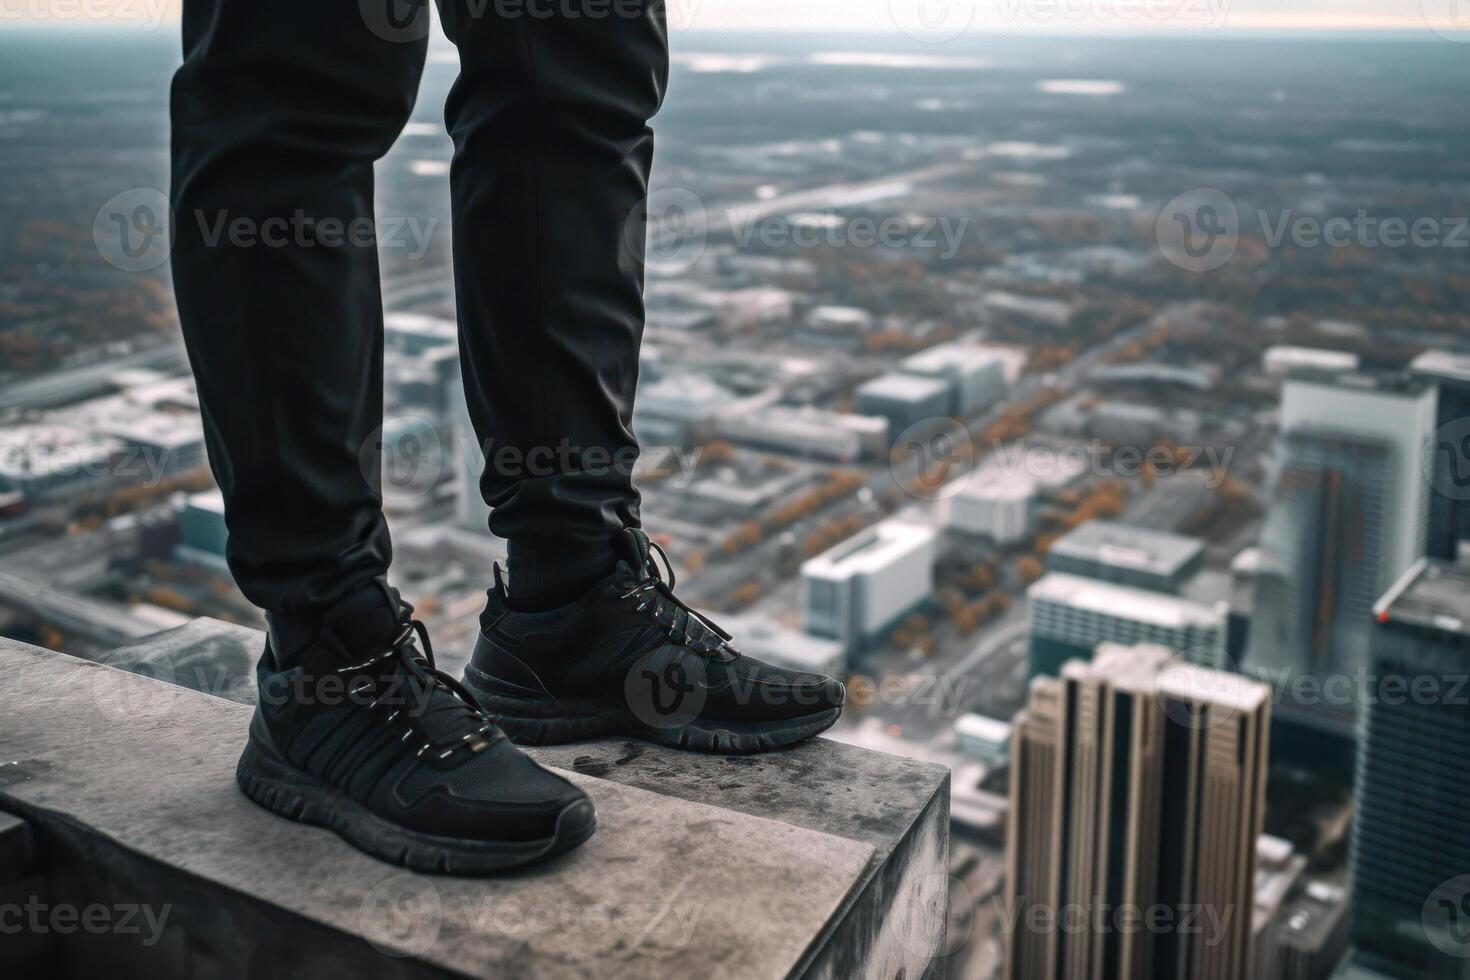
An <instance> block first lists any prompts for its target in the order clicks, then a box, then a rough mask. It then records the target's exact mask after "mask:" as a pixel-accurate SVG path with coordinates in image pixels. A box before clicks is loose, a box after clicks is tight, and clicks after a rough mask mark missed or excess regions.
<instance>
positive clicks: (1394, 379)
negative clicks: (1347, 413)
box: [1286, 367, 1431, 398]
mask: <svg viewBox="0 0 1470 980" xmlns="http://www.w3.org/2000/svg"><path fill="white" fill-rule="evenodd" d="M1286 384H1287V390H1288V392H1290V391H1291V389H1293V388H1299V387H1304V386H1309V387H1317V388H1332V389H1337V390H1341V391H1345V392H1364V393H1367V394H1378V395H1385V396H1394V397H1400V398H1403V397H1408V398H1417V397H1419V396H1421V395H1423V394H1424V393H1425V392H1426V391H1427V390H1429V388H1430V387H1431V386H1430V384H1429V383H1428V382H1427V381H1426V380H1425V379H1423V378H1420V377H1415V376H1413V375H1411V374H1409V373H1408V372H1404V371H1368V370H1334V369H1322V368H1310V367H1304V368H1300V369H1298V370H1295V371H1293V372H1292V373H1291V376H1290V377H1289V378H1287V382H1286Z"/></svg>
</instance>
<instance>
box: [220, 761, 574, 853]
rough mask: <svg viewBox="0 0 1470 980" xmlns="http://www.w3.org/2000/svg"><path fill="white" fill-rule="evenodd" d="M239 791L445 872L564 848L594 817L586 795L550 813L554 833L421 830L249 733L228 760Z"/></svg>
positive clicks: (361, 843) (365, 845)
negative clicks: (475, 834)
mask: <svg viewBox="0 0 1470 980" xmlns="http://www.w3.org/2000/svg"><path fill="white" fill-rule="evenodd" d="M235 781H236V782H237V783H238V784H239V786H240V790H241V791H242V792H243V793H244V794H245V795H246V796H247V797H249V798H250V799H251V800H252V801H254V802H255V803H258V804H259V805H261V806H263V807H265V808H266V809H267V810H270V811H271V812H273V813H277V814H280V815H281V816H283V817H286V818H288V819H290V820H296V821H299V822H301V823H305V824H311V825H313V826H317V827H325V828H326V829H328V830H330V831H332V832H333V833H335V834H337V836H339V837H341V838H342V839H343V840H345V841H346V842H347V843H349V844H351V845H352V846H353V847H356V848H357V849H358V850H360V851H364V852H365V853H367V854H370V855H372V856H373V857H375V858H378V859H379V860H382V861H387V862H389V863H390V864H396V865H399V866H401V867H405V868H410V869H412V870H414V871H423V872H427V873H431V874H447V875H465V876H476V875H489V874H495V873H497V872H502V871H510V870H513V869H517V868H524V867H526V866H527V865H531V864H536V863H539V862H541V861H547V860H550V859H551V858H554V857H556V856H558V855H560V854H565V853H566V852H567V851H570V850H572V849H573V848H575V847H577V846H578V845H579V844H581V843H583V842H584V841H586V840H587V839H588V838H589V837H591V836H592V832H593V831H594V830H595V829H596V828H597V818H596V815H595V813H594V812H593V808H592V803H591V801H589V800H581V801H579V802H577V803H574V804H572V805H570V806H568V807H567V808H566V809H565V810H563V811H562V812H561V814H560V815H559V816H558V817H557V823H556V833H555V834H554V835H553V836H551V837H548V838H544V839H541V840H534V841H480V840H465V839H462V838H457V837H442V836H437V835H434V834H425V833H421V832H419V831H415V830H410V829H408V828H406V827H401V826H399V825H397V824H395V823H392V822H391V821H388V820H385V819H384V818H382V817H380V816H378V815H377V814H375V813H373V812H372V811H370V810H368V809H367V808H366V807H364V806H363V805H362V804H360V803H358V802H357V801H356V800H353V799H352V798H351V797H349V796H347V795H346V794H344V793H342V792H341V791H339V790H336V789H333V788H332V787H331V786H328V785H327V784H325V783H323V782H321V781H320V780H318V779H316V778H315V777H314V776H312V775H310V774H309V773H306V772H303V771H302V770H300V769H297V768H296V767H295V766H292V765H290V764H289V763H287V762H286V761H284V760H283V759H281V758H280V757H279V756H278V755H276V753H275V752H273V751H272V750H271V749H270V748H269V747H267V746H264V745H261V744H259V743H258V742H256V741H255V740H254V739H253V738H252V739H251V740H250V741H248V742H247V743H246V744H245V751H244V752H243V753H242V754H241V756H240V762H239V764H238V765H237V766H236V767H235Z"/></svg>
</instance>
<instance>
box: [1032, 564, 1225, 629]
mask: <svg viewBox="0 0 1470 980" xmlns="http://www.w3.org/2000/svg"><path fill="white" fill-rule="evenodd" d="M1026 595H1027V597H1028V598H1029V599H1030V600H1031V601H1032V602H1036V601H1044V602H1053V603H1057V604H1059V605H1066V606H1071V607H1073V608H1075V609H1082V610H1085V611H1087V612H1091V613H1095V614H1097V615H1099V616H1109V617H1112V618H1115V619H1128V620H1134V621H1136V622H1140V623H1148V624H1150V625H1153V626H1160V627H1163V628H1166V629H1187V628H1189V627H1195V626H1221V625H1223V623H1224V621H1225V610H1224V609H1223V608H1221V607H1218V606H1216V607H1211V606H1206V605H1201V604H1200V603H1197V602H1191V601H1189V600H1187V599H1181V598H1179V597H1177V596H1172V595H1166V594H1164V593H1161V592H1149V591H1148V590H1146V589H1135V588H1132V587H1130V586H1126V585H1116V584H1114V583H1112V582H1102V581H1099V580H1097V579H1092V578H1084V577H1082V576H1080V575H1071V574H1068V573H1066V572H1048V573H1047V574H1045V575H1043V576H1042V577H1041V578H1039V579H1037V580H1036V582H1034V583H1033V584H1032V585H1031V587H1030V588H1029V589H1027V590H1026Z"/></svg>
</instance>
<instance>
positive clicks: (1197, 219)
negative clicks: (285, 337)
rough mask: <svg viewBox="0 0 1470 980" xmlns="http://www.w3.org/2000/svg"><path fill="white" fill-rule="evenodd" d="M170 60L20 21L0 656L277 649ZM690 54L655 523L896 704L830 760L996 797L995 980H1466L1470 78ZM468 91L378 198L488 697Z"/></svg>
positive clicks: (851, 733)
mask: <svg viewBox="0 0 1470 980" xmlns="http://www.w3.org/2000/svg"><path fill="white" fill-rule="evenodd" d="M166 35H167V32H163V34H162V35H158V36H153V35H149V36H142V35H132V34H122V33H119V34H117V35H112V34H107V33H105V32H102V33H97V34H95V35H93V34H86V35H81V36H68V37H66V38H65V39H64V40H62V39H60V38H57V37H52V36H50V35H46V34H41V33H36V34H27V35H25V36H23V37H13V36H0V47H3V49H4V52H5V53H4V56H3V57H0V145H3V147H4V152H3V153H0V175H3V180H0V213H3V214H4V215H5V217H6V219H7V220H6V222H5V233H4V234H0V633H3V634H4V635H8V636H13V637H18V638H21V639H24V640H27V641H30V642H33V643H36V644H39V645H41V646H46V647H51V648H54V649H59V650H62V651H65V652H67V653H71V654H74V655H76V656H80V657H98V656H100V655H101V654H103V653H104V652H106V651H108V650H112V649H115V648H117V647H118V646H120V645H122V644H125V643H129V642H131V641H134V640H137V639H139V638H141V637H144V636H148V635H150V634H153V633H156V632H158V631H160V630H164V629H168V628H170V627H172V626H176V625H180V624H182V623H185V622H187V621H188V620H190V619H192V618H193V617H197V616H211V617H215V618H219V619H223V620H227V621H231V622H237V623H242V624H246V625H252V626H262V625H263V622H262V620H261V618H260V616H259V614H258V613H257V612H256V611H255V610H254V609H252V608H251V607H250V606H249V605H248V604H247V603H246V602H245V601H244V599H243V598H242V597H241V596H240V595H239V593H238V592H237V591H236V589H235V587H234V585H233V583H232V581H231V579H230V576H229V573H228V570H227V568H226V565H225V560H224V555H225V543H226V532H225V527H224V522H223V515H222V512H221V508H220V503H219V497H218V494H217V492H215V491H214V490H213V483H212V479H211V477H210V475H209V471H208V468H207V464H206V461H205V457H204V450H203V425H202V422H201V419H200V415H199V411H198V402H197V398H196V396H195V393H194V389H193V384H192V381H191V378H190V375H189V373H188V367H187V363H186V360H185V357H184V354H183V351H182V348H181V346H180V342H179V336H178V327H177V322H176V319H175V314H174V310H173V301H172V294H171V289H170V284H169V277H168V270H167V262H166V261H165V260H166V257H167V250H166V239H163V238H160V239H158V240H156V241H155V240H152V238H150V236H152V235H153V234H154V233H155V232H161V229H162V228H163V227H164V225H165V224H166V219H165V218H164V214H163V212H162V210H161V209H160V205H158V203H157V202H159V201H161V199H162V196H163V192H164V191H165V190H166V180H167V142H168V137H167V117H166V106H167V81H168V76H169V73H170V71H171V70H172V67H173V65H174V61H175V59H176V58H177V51H176V48H177V44H176V41H175V40H174V39H172V38H171V37H168V36H166ZM674 41H675V64H674V74H673V78H672V81H671V87H670V91H671V95H670V99H669V102H668V104H667V106H666V108H665V110H664V111H663V112H662V113H661V115H660V116H659V117H658V119H657V124H656V130H657V133H658V139H659V159H658V164H657V171H656V180H655V190H654V193H653V195H652V196H651V200H650V211H651V214H650V218H649V221H648V225H647V227H646V228H645V227H643V226H641V225H635V226H633V227H631V228H630V232H631V233H636V234H645V233H646V234H648V235H649V236H650V263H649V264H650V267H649V279H648V287H647V299H648V328H647V336H646V341H645V345H644V352H643V361H642V366H641V377H642V381H641V387H640V392H639V398H638V403H637V408H636V413H635V429H636V431H637V433H638V435H639V438H640V441H641V442H642V444H643V446H644V452H643V457H642V460H641V462H640V464H639V474H640V480H639V482H640V485H641V487H642V489H643V492H644V499H645V503H644V520H645V525H646V526H647V528H648V529H649V531H650V533H651V534H652V535H653V536H654V537H655V538H656V539H657V540H658V541H659V542H660V543H661V544H662V545H663V546H664V548H665V549H666V550H667V551H668V553H669V555H670V557H671V558H672V561H673V564H674V567H675V569H676V571H677V573H678V578H679V580H680V582H681V589H682V590H683V593H684V595H685V598H687V599H688V600H690V601H691V602H693V603H694V604H696V605H698V606H700V607H702V608H704V609H707V610H710V611H711V612H712V613H714V614H715V618H717V619H718V620H719V621H720V623H721V624H722V625H723V626H725V627H726V628H727V629H730V630H731V631H732V632H733V633H735V635H736V637H737V640H738V641H739V645H740V646H741V648H742V649H744V650H745V651H746V652H748V653H750V654H752V655H755V656H758V657H761V658H764V659H767V660H770V661H773V662H778V663H782V664H784V665H787V666H792V667H797V668H805V669H812V670H821V671H827V672H830V673H833V674H835V675H838V676H841V677H843V678H844V679H845V680H846V681H847V682H848V690H849V698H850V707H849V710H848V711H847V713H846V715H845V716H844V718H843V719H842V721H841V722H840V723H839V725H838V727H837V728H836V729H834V730H833V732H832V733H830V734H831V735H832V737H835V738H838V739H842V740H844V741H849V742H853V743H857V744H861V745H864V746H868V747H871V748H876V749H880V750H883V751H886V752H893V753H899V754H903V755H907V756H911V757H915V758H920V759H925V760H930V761H937V762H942V763H944V764H946V765H948V766H950V768H951V770H952V772H953V783H952V800H951V803H952V820H953V823H952V830H953V839H952V844H951V872H952V878H951V881H950V895H951V909H950V922H949V949H950V955H949V963H948V965H949V973H950V975H951V976H955V977H966V978H989V977H1002V976H1005V977H1011V978H1019V980H1029V978H1043V977H1045V978H1051V977H1061V976H1067V977H1083V976H1087V977H1097V978H1104V977H1165V976H1167V977H1174V978H1184V977H1190V978H1194V977H1199V978H1203V977H1219V978H1243V977H1257V978H1267V980H1274V978H1281V980H1298V978H1303V980H1304V978H1324V977H1329V976H1341V977H1374V976H1387V977H1467V976H1470V919H1466V916H1470V819H1467V817H1470V780H1467V779H1465V778H1464V760H1465V758H1466V755H1467V752H1470V684H1466V683H1465V681H1466V679H1467V677H1470V669H1467V668H1470V565H1467V561H1470V310H1467V308H1466V303H1465V298H1466V296H1467V295H1470V262H1467V256H1470V230H1467V217H1466V216H1467V214H1470V130H1467V129H1466V127H1465V125H1464V119H1465V116H1464V107H1463V100H1464V93H1465V92H1466V90H1467V83H1470V61H1467V59H1466V58H1465V56H1464V51H1463V50H1462V49H1460V48H1459V46H1457V45H1454V44H1449V43H1446V42H1444V41H1443V40H1440V39H1434V40H1423V41H1420V40H1403V39H1392V38H1384V39H1366V38H1361V39H1354V40H1342V39H1331V38H1323V39H1315V40H1314V39H1304V38H1296V39H1267V38H1257V39H1249V40H1247V39H1236V40H1230V39H1211V40H1204V39H1188V40H1084V39H1060V40H1058V39H1053V40H1039V39H1034V38H1031V39H1027V38H1018V37H1008V38H997V39H994V40H991V41H988V42H963V43H961V42H954V43H950V44H946V45H943V46H936V45H923V44H908V43H898V42H897V41H895V40H893V39H892V38H887V37H876V36H869V37H865V38H847V37H840V38H831V37H825V38H798V37H791V36H786V37H756V36H739V35H730V36H705V35H700V34H695V33H684V34H676V35H675V38H674ZM79 48H81V49H84V51H83V54H84V55H85V57H84V58H82V59H78V57H77V51H78V49H79ZM79 65H84V67H79ZM455 71H456V65H455V59H454V54H453V51H452V49H450V48H448V47H447V46H445V45H443V44H439V43H436V46H435V47H434V48H433V50H432V51H431V60H430V65H429V68H428V71H427V73H426V76H425V81H424V88H423V92H422V94H421V96H420V99H419V105H418V109H417V111H416V114H415V118H414V121H413V122H411V123H410V124H409V126H408V128H407V130H406V131H405V133H404V134H403V137H402V138H401V139H400V141H399V143H398V145H397V146H396V148H395V149H394V150H393V152H392V154H391V155H390V156H389V157H388V158H387V159H386V160H385V161H384V162H383V163H382V164H381V165H380V167H379V170H378V173H379V229H378V234H379V241H380V248H381V251H382V259H383V280H384V297H385V303H386V309H387V324H386V348H387V351H386V355H385V356H386V362H387V365H386V366H387V377H388V382H387V384H388V389H387V403H388V409H387V419H386V421H385V424H384V427H383V430H382V444H383V448H384V451H385V455H386V472H385V475H384V484H385V498H386V499H385V506H386V509H387V512H388V515H389V520H390V524H391V526H392V528H393V532H394V543H395V565H394V581H395V584H396V585H398V587H399V588H401V589H402V590H403V591H404V593H405V595H406V597H407V598H408V599H409V600H410V601H411V602H412V603H413V604H414V605H415V607H416V608H417V610H418V611H419V613H420V614H421V615H422V616H423V618H424V619H425V620H426V621H427V622H428V624H429V626H430V628H431V629H432V630H433V633H434V636H435V647H436V650H438V651H440V659H441V661H442V662H443V666H445V667H446V669H448V670H450V671H452V672H457V671H458V670H459V668H460V667H461V666H462V664H463V661H464V659H465V658H466V657H467V655H468V653H469V650H470V648H471V644H472V642H473V636H474V634H475V631H476V629H477V628H478V624H477V617H478V614H479V611H480V609H481V605H482V603H483V599H484V597H483V591H484V589H485V587H486V586H487V584H488V582H489V568H490V564H491V562H492V561H494V560H495V559H497V558H499V557H502V556H503V554H504V550H503V544H502V543H501V542H499V541H497V540H495V539H494V538H492V537H491V536H490V535H489V533H488V531H486V530H485V517H486V512H485V509H484V507H483V505H482V504H481V503H480V501H479V498H478V495H477V492H476V488H475V480H476V476H477V471H478V467H479V466H480V465H481V460H480V457H479V454H478V452H477V451H476V448H475V440H474V436H473V434H471V433H470V432H469V431H468V422H467V417H466V415H465V413H464V410H463V398H462V392H461V390H460V388H459V381H458V376H459V366H458V352H457V348H456V345H455V324H454V316H455V310H454V301H453V288H452V282H451V279H450V272H449V265H448V250H449V243H450V235H449V223H450V220H449V214H448V190H447V177H446V175H447V173H448V170H449V155H450V149H451V148H450V143H449V140H448V138H447V137H446V135H445V133H444V131H443V126H442V124H441V121H440V112H441V109H442V104H443V100H444V96H445V93H446V91H447V89H448V86H449V84H450V82H451V81H452V79H453V76H454V74H455ZM140 236H141V237H140ZM494 273H495V270H486V274H487V275H494ZM511 288H513V286H512V287H511ZM324 328H325V327H324ZM1089 661H1090V662H1089ZM1069 909H1070V910H1073V911H1076V910H1079V909H1080V910H1081V914H1082V916H1083V922H1084V925H1083V926H1082V927H1081V928H1069V927H1068V923H1067V913H1068V910H1069ZM1160 910H1162V912H1161V913H1160V915H1161V918H1160V919H1159V920H1157V921H1156V920H1155V919H1154V918H1152V913H1154V912H1159V911H1160ZM1237 910H1238V911H1237ZM1038 915H1039V916H1041V918H1042V919H1045V918H1046V916H1047V915H1050V917H1051V918H1050V920H1049V921H1050V924H1042V925H1037V924H1036V922H1037V916H1038ZM1186 916H1188V917H1189V919H1190V921H1191V922H1194V921H1195V920H1196V919H1197V920H1198V925H1197V928H1188V927H1186V925H1185V923H1184V918H1185V917H1186ZM1140 920H1141V921H1140Z"/></svg>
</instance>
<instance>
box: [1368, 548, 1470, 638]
mask: <svg viewBox="0 0 1470 980" xmlns="http://www.w3.org/2000/svg"><path fill="white" fill-rule="evenodd" d="M1373 613H1374V615H1375V616H1377V617H1378V621H1379V622H1381V623H1402V624H1407V625H1410V626H1419V627H1422V628H1424V629H1432V630H1439V631H1441V632H1445V633H1454V634H1457V635H1459V636H1470V568H1467V567H1465V566H1463V565H1451V564H1448V563H1447V562H1442V561H1435V560H1434V559H1432V558H1420V559H1419V560H1418V561H1416V562H1414V564H1413V565H1410V566H1409V568H1408V569H1407V570H1406V571H1405V572H1404V574H1403V575H1401V576H1400V577H1399V580H1398V581H1397V582H1395V583H1394V584H1393V587H1392V588H1390V589H1389V590H1388V591H1387V592H1386V593H1384V595H1383V597H1382V598H1381V599H1379V600H1378V602H1377V604H1376V605H1375V606H1374V607H1373Z"/></svg>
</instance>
